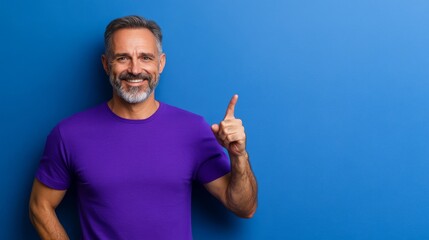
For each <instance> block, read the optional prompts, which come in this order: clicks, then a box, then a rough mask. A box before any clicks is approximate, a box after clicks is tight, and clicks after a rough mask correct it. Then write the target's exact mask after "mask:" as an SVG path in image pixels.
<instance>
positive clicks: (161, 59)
mask: <svg viewBox="0 0 429 240" xmlns="http://www.w3.org/2000/svg"><path fill="white" fill-rule="evenodd" d="M166 61H167V59H166V56H165V53H162V54H161V56H159V66H158V67H159V73H162V71H163V70H164V67H165V63H166Z"/></svg>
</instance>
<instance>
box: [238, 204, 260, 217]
mask: <svg viewBox="0 0 429 240" xmlns="http://www.w3.org/2000/svg"><path fill="white" fill-rule="evenodd" d="M255 213H256V205H255V206H253V207H252V208H250V209H248V210H242V211H239V212H235V214H236V215H237V216H238V217H240V218H245V219H251V218H253V216H254V215H255Z"/></svg>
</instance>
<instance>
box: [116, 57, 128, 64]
mask: <svg viewBox="0 0 429 240" xmlns="http://www.w3.org/2000/svg"><path fill="white" fill-rule="evenodd" d="M127 60H128V58H127V57H117V58H116V61H118V62H120V63H125V62H126V61H127Z"/></svg>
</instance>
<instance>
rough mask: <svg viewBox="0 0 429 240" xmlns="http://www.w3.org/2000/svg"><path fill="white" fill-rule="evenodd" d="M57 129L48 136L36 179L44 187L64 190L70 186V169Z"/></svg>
mask: <svg viewBox="0 0 429 240" xmlns="http://www.w3.org/2000/svg"><path fill="white" fill-rule="evenodd" d="M67 162H68V161H67V154H66V149H65V146H64V142H63V140H62V138H61V134H60V130H59V127H58V126H57V127H55V128H54V129H53V130H52V131H51V133H50V134H49V136H48V138H47V140H46V145H45V150H44V153H43V156H42V159H41V160H40V164H39V168H38V169H37V172H36V178H37V179H38V180H39V181H40V182H42V183H43V184H45V185H46V186H48V187H50V188H53V189H56V190H66V189H68V188H69V186H70V178H71V177H70V169H69V166H68V164H67Z"/></svg>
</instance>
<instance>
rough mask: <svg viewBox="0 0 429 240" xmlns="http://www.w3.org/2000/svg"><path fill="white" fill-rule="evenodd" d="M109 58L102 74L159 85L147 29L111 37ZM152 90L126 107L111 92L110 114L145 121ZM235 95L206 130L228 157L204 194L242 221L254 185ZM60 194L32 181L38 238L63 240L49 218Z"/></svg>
mask: <svg viewBox="0 0 429 240" xmlns="http://www.w3.org/2000/svg"><path fill="white" fill-rule="evenodd" d="M112 49H113V56H112V57H111V58H108V57H107V56H105V55H103V56H102V59H101V60H102V64H103V67H104V69H105V71H106V73H107V74H108V75H113V76H114V77H116V76H118V75H119V74H120V73H122V72H124V71H127V72H129V73H133V74H134V75H136V74H139V73H142V72H144V73H146V74H150V75H151V76H152V77H153V79H154V81H159V75H160V74H161V73H162V71H163V69H164V66H165V63H166V56H165V54H163V53H160V52H159V51H158V48H157V46H156V39H155V37H154V35H153V34H152V33H151V32H150V31H149V30H147V29H121V30H118V31H116V32H115V33H114V35H113V38H112ZM148 84H149V83H148V82H147V81H143V82H139V83H130V82H127V81H121V85H122V86H123V87H124V88H126V89H127V88H128V87H130V86H141V87H142V90H145V89H146V88H147V87H148V86H149V85H148ZM154 95H155V92H154V91H153V92H152V93H151V94H150V95H149V97H148V98H147V99H146V100H145V101H144V102H141V103H134V104H131V103H128V102H126V101H124V100H123V99H122V98H121V97H120V96H119V95H118V94H117V93H116V92H115V91H113V97H112V99H111V100H110V101H109V102H108V105H109V107H110V109H111V110H112V111H113V112H114V113H115V114H117V115H118V116H120V117H122V118H126V119H146V118H148V117H150V116H151V115H152V114H154V113H155V112H156V110H157V109H158V107H159V102H158V101H156V100H155V96H154ZM237 100H238V96H237V95H234V96H233V97H232V99H231V101H230V103H229V105H228V107H227V110H226V113H225V117H224V119H223V120H222V121H221V122H220V123H219V124H213V125H212V131H213V134H214V135H215V136H216V138H217V140H218V141H219V143H220V144H221V145H222V146H223V147H225V148H226V149H227V151H228V153H229V157H230V161H231V172H230V173H229V174H227V175H225V176H223V177H220V178H218V179H216V180H214V181H212V182H210V183H207V184H205V187H206V189H207V190H208V191H209V192H210V193H211V194H212V195H213V196H215V197H216V198H217V199H219V201H221V202H222V203H223V204H224V205H225V207H227V208H228V209H229V210H231V211H232V212H234V213H235V214H236V215H238V216H240V217H243V218H250V217H252V216H253V214H254V213H255V211H256V206H257V184H256V179H255V177H254V175H253V172H252V170H251V167H250V164H249V157H248V154H247V151H246V135H245V132H244V127H243V124H242V121H241V120H240V119H237V118H235V116H234V109H235V105H236V103H237ZM65 193H66V190H55V189H51V188H49V187H47V186H45V185H43V184H42V183H41V182H39V181H38V180H37V179H35V180H34V184H33V189H32V193H31V196H30V219H31V222H32V223H33V225H34V226H35V228H36V230H37V231H38V233H39V235H40V237H41V238H42V239H60V240H63V239H69V238H68V236H67V233H66V231H65V230H64V228H63V226H62V225H61V223H60V221H59V220H58V217H57V215H56V213H55V209H56V207H57V206H58V205H59V204H60V202H61V201H62V199H63V197H64V195H65Z"/></svg>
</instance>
